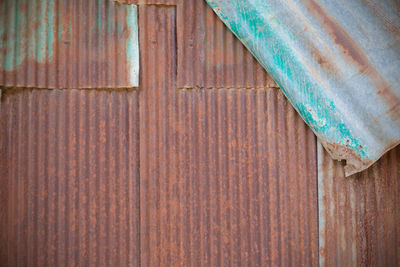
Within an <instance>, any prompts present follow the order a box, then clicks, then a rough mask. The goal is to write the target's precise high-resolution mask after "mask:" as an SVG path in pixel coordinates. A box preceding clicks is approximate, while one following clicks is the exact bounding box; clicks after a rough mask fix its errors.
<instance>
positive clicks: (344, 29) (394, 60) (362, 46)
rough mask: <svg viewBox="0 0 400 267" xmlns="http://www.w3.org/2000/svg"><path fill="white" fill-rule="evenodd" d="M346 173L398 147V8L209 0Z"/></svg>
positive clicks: (377, 0)
mask: <svg viewBox="0 0 400 267" xmlns="http://www.w3.org/2000/svg"><path fill="white" fill-rule="evenodd" d="M207 1H208V2H209V4H210V5H211V6H212V7H213V9H214V10H215V12H216V13H217V14H218V15H219V16H220V18H221V19H222V20H223V21H224V22H225V23H226V25H227V26H228V27H229V28H230V29H231V30H232V31H233V32H234V33H235V34H236V35H237V36H238V37H239V38H240V39H241V41H242V42H243V43H244V44H245V45H246V46H247V47H248V48H249V49H250V50H251V51H252V53H253V54H254V55H255V57H256V58H258V59H259V61H260V63H261V64H262V65H263V66H264V67H265V68H266V69H267V70H268V71H269V73H270V74H271V76H272V77H273V78H274V79H275V81H276V82H277V83H278V84H279V86H280V87H281V89H282V90H283V91H284V93H285V94H286V96H287V97H288V99H289V100H290V101H291V103H292V104H293V105H294V107H295V108H296V109H297V110H298V112H299V113H300V115H301V116H302V117H303V119H304V120H305V122H306V123H307V124H308V125H309V126H310V127H311V128H312V130H313V131H314V132H315V133H316V135H317V136H318V137H319V139H320V141H321V143H322V144H323V145H324V147H325V148H326V149H327V150H328V151H329V153H330V154H331V156H332V157H333V158H335V159H338V160H346V167H345V172H346V174H347V175H351V174H353V173H356V172H359V171H362V170H364V169H366V168H367V167H369V166H370V165H371V164H372V163H374V162H375V161H376V160H377V159H379V158H380V157H381V156H382V155H383V154H384V153H385V152H386V151H388V150H389V149H391V148H393V147H394V146H396V145H397V144H399V143H400V79H399V75H400V71H399V70H400V50H399V47H400V38H399V36H400V15H399V14H400V12H399V10H400V2H399V1H392V0H368V1H365V0H352V1H329V0H319V1H316V0H286V1H280V0H271V1H265V0H232V1H224V0H207Z"/></svg>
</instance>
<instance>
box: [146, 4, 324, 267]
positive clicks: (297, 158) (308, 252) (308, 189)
mask: <svg viewBox="0 0 400 267" xmlns="http://www.w3.org/2000/svg"><path fill="white" fill-rule="evenodd" d="M178 9H179V7H178ZM187 12H188V13H189V14H192V15H193V14H194V12H195V10H192V9H191V10H187ZM176 15H177V10H176V9H175V8H174V7H157V6H139V29H140V30H139V32H140V43H141V47H142V48H143V47H145V48H146V49H142V51H141V52H142V54H141V65H142V67H143V68H142V70H143V72H142V73H141V79H142V80H141V85H142V86H141V88H140V96H139V98H140V99H139V103H140V104H139V105H140V208H141V228H140V229H141V265H142V266H300V265H304V266H316V265H317V264H318V250H317V248H318V241H317V239H318V237H317V232H318V230H317V228H318V226H317V209H318V208H317V192H316V189H317V184H316V175H317V173H316V171H317V170H316V143H315V137H314V135H313V133H312V132H311V130H310V129H309V128H308V127H307V126H306V125H305V124H304V123H303V121H302V120H301V118H300V117H299V116H298V115H297V113H296V112H295V110H294V109H293V108H292V107H291V105H290V104H289V103H288V101H287V100H286V99H285V97H284V96H283V94H282V93H281V91H279V90H278V89H276V88H259V89H255V88H253V89H243V88H231V89H225V88H220V89H204V88H199V89H196V90H177V86H176V67H177V63H176V51H177V49H178V47H179V37H178V43H177V42H176V40H177V39H176V35H177V34H178V35H179V30H180V29H182V27H183V24H184V23H187V22H185V21H183V20H181V19H178V20H176ZM154 18H157V19H156V20H155V19H154ZM176 21H178V25H176V24H175V23H176ZM179 23H182V24H179ZM177 31H178V32H177ZM180 34H182V33H180ZM182 38H189V40H190V37H189V36H182ZM187 41H188V40H187ZM231 41H232V42H235V44H234V45H233V46H236V45H238V43H239V41H238V40H233V39H232V40H231ZM236 42H237V44H236ZM195 43H197V42H195ZM215 53H216V54H218V55H220V53H223V52H222V51H215ZM178 56H179V53H178ZM186 56H188V55H186ZM187 60H188V61H189V60H191V59H187ZM251 62H253V63H252V64H253V65H254V61H251ZM253 67H254V68H255V66H253ZM222 68H224V67H223V66H222ZM187 71H188V72H191V71H193V69H191V67H190V66H188V69H187ZM196 71H199V72H201V71H202V70H201V69H196ZM178 75H179V74H178ZM214 79H215V81H218V80H217V78H214ZM212 84H214V85H216V84H217V83H215V82H212Z"/></svg>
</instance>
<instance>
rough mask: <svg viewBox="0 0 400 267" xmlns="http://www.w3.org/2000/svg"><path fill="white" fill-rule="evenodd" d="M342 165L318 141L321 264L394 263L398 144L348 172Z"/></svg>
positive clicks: (398, 241)
mask: <svg viewBox="0 0 400 267" xmlns="http://www.w3.org/2000/svg"><path fill="white" fill-rule="evenodd" d="M343 167H344V164H341V163H340V162H337V161H333V160H332V159H331V158H330V157H329V155H328V153H327V152H326V151H325V150H324V149H323V148H322V146H321V145H319V146H318V197H319V247H320V259H319V262H320V266H398V264H399V262H400V253H399V252H400V223H399V222H400V147H397V148H395V149H393V150H392V151H390V152H388V153H387V154H386V155H385V156H383V157H382V158H381V159H380V160H379V161H378V162H377V163H376V164H374V165H373V166H372V167H371V168H369V169H368V170H366V171H364V172H362V173H360V174H356V175H354V176H351V177H350V178H345V177H344V170H343Z"/></svg>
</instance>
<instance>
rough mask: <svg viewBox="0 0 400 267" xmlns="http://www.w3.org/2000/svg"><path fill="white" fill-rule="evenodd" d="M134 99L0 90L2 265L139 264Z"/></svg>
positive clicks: (70, 92)
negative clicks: (1, 93)
mask: <svg viewBox="0 0 400 267" xmlns="http://www.w3.org/2000/svg"><path fill="white" fill-rule="evenodd" d="M137 100H138V98H137V92H135V91H130V92H128V91H114V92H108V91H89V90H85V91H78V90H68V91H67V90H64V91H62V90H29V89H25V90H22V89H19V90H18V91H10V90H7V91H6V92H3V96H2V103H1V104H2V105H1V116H0V119H1V133H0V136H1V161H0V190H1V191H0V201H1V204H0V223H1V225H0V229H1V235H0V236H1V240H0V265H1V266H88V265H93V266H138V265H139V232H138V230H139V184H138V183H139V173H138V171H139V169H138V168H139V166H138V165H139V158H138V153H139V151H138V148H139V143H138V141H139V140H138V137H139V135H138V102H137Z"/></svg>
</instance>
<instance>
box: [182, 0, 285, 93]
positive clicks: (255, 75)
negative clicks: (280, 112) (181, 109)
mask: <svg viewBox="0 0 400 267" xmlns="http://www.w3.org/2000/svg"><path fill="white" fill-rule="evenodd" d="M177 23H178V25H177V39H178V81H177V86H178V88H199V87H203V88H224V87H225V88H238V87H244V88H254V87H257V88H258V87H277V85H276V84H275V82H274V81H273V80H272V78H271V77H270V76H269V75H268V73H267V72H266V71H265V70H264V69H263V68H262V67H261V66H260V65H259V64H257V63H256V60H255V59H254V57H253V56H252V55H251V53H250V52H249V51H248V50H247V49H246V48H245V47H244V46H243V45H242V44H241V43H240V42H237V40H236V38H235V36H234V35H233V34H232V33H231V32H230V31H229V30H228V29H227V28H226V27H225V26H224V24H223V23H222V22H221V21H220V20H219V19H218V17H217V16H215V14H214V12H213V11H212V9H211V8H210V7H209V6H207V4H206V2H205V1H193V0H189V1H187V0H186V1H179V3H178V9H177Z"/></svg>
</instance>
